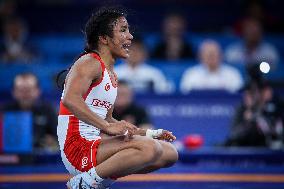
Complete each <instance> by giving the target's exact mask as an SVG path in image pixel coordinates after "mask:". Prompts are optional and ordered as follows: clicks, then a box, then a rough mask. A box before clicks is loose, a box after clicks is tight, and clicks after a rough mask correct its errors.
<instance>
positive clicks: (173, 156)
mask: <svg viewBox="0 0 284 189" xmlns="http://www.w3.org/2000/svg"><path fill="white" fill-rule="evenodd" d="M163 147H164V149H163V150H165V157H164V162H163V164H164V165H163V167H171V166H172V165H174V164H175V163H176V162H177V161H178V152H177V150H176V148H175V147H174V146H173V145H172V144H170V143H167V145H165V146H163Z"/></svg>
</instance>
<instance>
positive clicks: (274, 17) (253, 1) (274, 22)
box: [233, 0, 283, 34]
mask: <svg viewBox="0 0 284 189" xmlns="http://www.w3.org/2000/svg"><path fill="white" fill-rule="evenodd" d="M242 4H243V13H241V15H243V16H242V17H240V19H238V20H237V21H236V22H235V24H234V26H233V27H234V32H235V33H236V34H241V30H242V29H241V28H242V24H243V22H244V21H245V20H247V19H248V18H252V19H256V20H258V21H259V22H260V23H261V24H262V25H263V27H264V28H265V31H267V32H270V33H271V32H276V33H281V32H283V22H282V21H281V20H282V19H281V16H280V15H279V14H278V13H277V11H275V8H276V7H277V6H280V7H281V4H279V2H278V3H275V2H273V1H271V2H269V1H263V0H247V1H243V2H242ZM268 7H269V8H268ZM273 7H274V8H273ZM273 9H274V10H273Z"/></svg>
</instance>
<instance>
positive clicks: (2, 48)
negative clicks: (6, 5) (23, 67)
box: [0, 18, 35, 63]
mask: <svg viewBox="0 0 284 189" xmlns="http://www.w3.org/2000/svg"><path fill="white" fill-rule="evenodd" d="M3 31H4V34H3V44H1V45H0V52H1V55H0V56H1V60H2V61H4V62H5V63H9V62H22V63H30V62H31V61H32V60H33V59H34V58H35V54H34V53H32V52H31V49H30V48H31V47H30V46H29V45H28V43H27V42H28V31H27V27H26V25H25V24H24V22H23V21H22V20H21V19H20V18H11V19H8V20H6V22H5V23H4V26H3Z"/></svg>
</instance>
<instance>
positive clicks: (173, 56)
mask: <svg viewBox="0 0 284 189" xmlns="http://www.w3.org/2000/svg"><path fill="white" fill-rule="evenodd" d="M185 32H186V20H185V19H184V18H183V17H182V16H181V15H180V14H177V13H175V14H170V15H168V16H167V17H166V18H165V20H164V21H163V35H164V36H163V40H162V41H161V42H160V43H158V45H157V46H156V47H155V48H154V51H153V54H152V56H151V58H154V59H166V60H180V59H186V58H194V54H193V51H192V48H191V46H190V44H188V43H187V42H186V38H185V34H186V33H185Z"/></svg>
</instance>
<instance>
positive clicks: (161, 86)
mask: <svg viewBox="0 0 284 189" xmlns="http://www.w3.org/2000/svg"><path fill="white" fill-rule="evenodd" d="M147 57H148V53H147V50H146V48H145V46H144V45H143V42H142V41H141V40H139V39H136V40H134V41H132V44H131V47H130V53H129V58H127V60H126V62H124V63H122V64H120V65H118V66H116V67H115V72H116V74H117V75H118V78H119V79H120V80H124V81H126V82H127V83H128V84H129V85H130V87H132V88H133V90H134V91H135V92H137V93H151V92H153V93H156V94H164V93H169V92H171V87H170V84H169V82H168V81H167V79H166V77H165V76H164V74H163V73H162V71H160V70H159V69H157V68H155V67H153V66H151V65H148V64H146V62H145V61H146V59H147Z"/></svg>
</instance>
